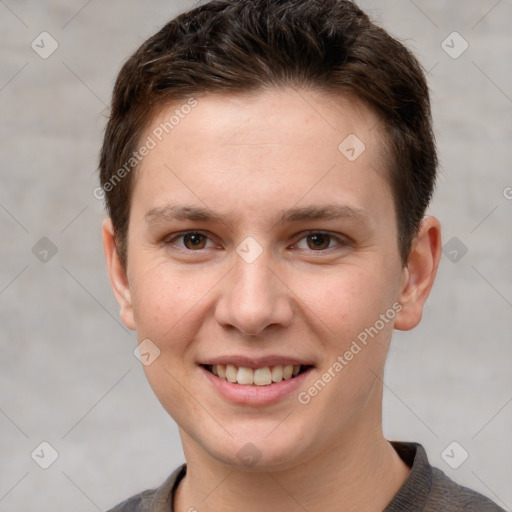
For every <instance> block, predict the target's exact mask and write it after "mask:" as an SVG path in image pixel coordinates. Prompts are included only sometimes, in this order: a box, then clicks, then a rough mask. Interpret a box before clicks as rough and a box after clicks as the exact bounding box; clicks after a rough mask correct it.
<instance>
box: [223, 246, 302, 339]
mask: <svg viewBox="0 0 512 512" xmlns="http://www.w3.org/2000/svg"><path fill="white" fill-rule="evenodd" d="M269 263H270V262H269V259H268V258H267V257H266V255H265V253H263V254H262V255H260V257H259V258H258V259H256V261H253V262H252V263H247V262H246V261H244V259H242V258H240V257H239V256H238V255H236V256H235V263H234V268H233V270H232V272H230V273H229V274H228V276H227V279H226V280H225V281H224V287H223V289H222V294H221V296H220V297H219V299H218V302H217V306H216V308H215V318H216V320H217V322H218V323H219V325H221V326H222V327H224V328H228V327H234V328H236V329H237V330H238V331H240V332H241V333H242V334H244V335H250V336H257V335H259V334H261V333H263V331H264V330H265V329H267V328H268V327H270V326H281V327H286V326H288V325H290V323H291V321H292V318H293V310H292V305H291V292H290V290H289V289H288V288H287V286H286V285H285V283H283V280H281V279H280V278H279V274H278V272H276V271H275V270H272V269H271V268H270V266H269Z"/></svg>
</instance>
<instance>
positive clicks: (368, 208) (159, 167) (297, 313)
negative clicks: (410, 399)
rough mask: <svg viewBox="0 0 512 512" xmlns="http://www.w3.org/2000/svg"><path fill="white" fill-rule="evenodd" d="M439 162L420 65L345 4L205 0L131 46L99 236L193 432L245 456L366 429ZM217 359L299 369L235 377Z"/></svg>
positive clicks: (424, 268)
mask: <svg viewBox="0 0 512 512" xmlns="http://www.w3.org/2000/svg"><path fill="white" fill-rule="evenodd" d="M436 166H437V159H436V151H435V144H434V138H433V134H432V127H431V118H430V106H429V96H428V88H427V85H426V82H425V78H424V75H423V72H422V70H421V67H420V65H419V64H418V62H417V61H416V59H415V58H414V57H413V55H412V54H411V53H410V52H409V51H408V50H407V49H406V48H405V47H404V46H403V45H402V44H401V43H399V42H398V41H396V40H395V39H393V38H392V37H391V36H390V35H388V34H387V33H386V32H385V31H384V30H382V29H380V28H379V27H377V26H376V25H374V24H373V23H372V22H371V21H370V20H369V19H368V17H367V16H366V15H365V14H364V13H363V12H362V11H361V10H360V9H359V8H358V7H357V6H356V5H355V4H354V3H352V2H348V1H335V0H332V1H322V2H317V1H311V0H289V1H283V2H268V1H266V0H256V1H254V2H246V1H243V0H240V1H239V0H229V1H224V0H223V1H214V2H210V3H207V4H205V5H203V6H200V7H197V8H195V9H193V10H191V11H189V12H187V13H185V14H182V15H181V16H178V17H177V18H176V19H174V20H172V21H171V22H170V23H168V24H167V25H166V26H165V27H164V28H162V29H161V30H160V31H159V32H158V33H157V34H155V35H154V36H153V37H151V38H150V39H148V40H147V41H146V42H145V43H144V44H143V45H142V46H141V47H140V48H139V50H138V51H137V52H136V53H135V54H134V55H133V56H132V57H131V58H130V59H129V60H128V61H127V62H126V63H125V65H124V66H123V68H122V70H121V72H120V74H119V76H118V78H117V81H116V85H115V88H114V94H113V99H112V113H111V117H110V119H109V121H108V125H107V128H106V132H105V138H104V143H103V148H102V151H101V158H100V179H101V185H102V187H103V190H104V191H105V197H106V204H107V210H108V213H109V219H108V220H107V221H106V223H105V225H104V242H105V252H106V256H107V261H108V264H109V270H110V276H111V281H112V285H113V288H114V293H115V295H116V298H117V300H118V302H119V304H120V307H121V316H122V319H123V321H124V323H125V324H126V325H127V326H128V327H130V328H132V329H136V330H137V332H138V338H139V341H140V342H144V341H143V340H150V341H149V342H144V343H150V346H151V347H152V350H153V353H154V354H157V355H158V357H156V358H155V359H154V360H153V361H152V362H151V364H149V365H147V366H145V367H144V368H145V371H146V374H147V376H148V379H149V382H150V384H151V386H152V387H153V389H154V391H155V393H156V395H157V397H158V398H159V400H160V401H161V402H162V404H163V406H164V407H165V408H166V409H167V410H168V411H169V413H170V414H171V415H172V416H173V417H174V418H175V419H176V421H177V422H178V425H179V426H180V430H181V433H182V436H183V438H184V439H186V440H187V444H188V446H189V447H190V446H194V447H196V448H198V447H199V449H200V450H202V452H203V453H204V454H205V456H207V457H213V458H215V459H217V460H222V461H224V462H226V463H228V464H243V463H242V459H241V458H240V456H237V454H238V453H239V450H240V449H241V448H242V447H243V446H245V445H246V443H248V442H251V443H252V445H251V446H256V447H260V448H258V450H261V453H260V455H258V457H259V456H261V457H262V459H261V461H262V462H261V464H263V466H264V467H274V468H276V467H284V466H286V465H293V464H295V463H297V462H298V461H300V460H306V459H307V458H308V457H313V456H314V454H318V453H320V452H322V450H324V451H325V450H327V449H329V448H330V447H332V446H333V445H334V444H336V443H340V442H341V443H343V440H345V441H346V440H347V439H352V440H353V439H354V435H355V434H356V432H357V433H358V434H357V435H359V436H361V435H363V436H364V435H370V434H369V432H372V431H375V429H376V428H377V426H378V425H379V421H380V401H381V395H382V387H381V382H380V378H381V377H382V371H383V366H384V362H385V358H386V354H387V350H388V347H389V342H390V340H391V333H392V330H393V328H397V329H404V330H405V329H411V328H412V327H414V326H415V325H417V323H418V322H419V321H420V319H421V312H422V308H423V304H424V301H425V300H426V298H427V296H428V293H429V291H430V289H431V286H432V283H433V280H434V277H435V273H436V268H437V265H438V262H439V255H440V235H439V232H440V231H439V225H438V222H437V220H436V219H433V218H427V219H424V215H425V211H426V208H427V206H428V204H429V202H430V199H431V196H432V192H433V187H434V182H435V174H436ZM185 232H186V233H185ZM349 353H350V354H352V355H350V354H349ZM345 354H346V357H344V355H345ZM340 357H341V359H340ZM226 363H237V364H236V366H243V367H245V366H249V367H251V366H252V367H254V368H261V369H262V372H261V373H262V375H263V373H265V371H266V370H265V368H266V367H270V369H272V368H273V367H274V366H281V363H282V365H284V366H287V363H293V365H295V366H300V374H299V375H298V376H296V377H295V378H292V379H287V381H288V384H289V388H290V390H291V391H290V390H289V392H287V393H285V395H286V396H284V397H280V398H276V396H273V395H272V392H271V391H270V392H269V393H268V396H267V397H266V398H264V399H262V398H261V396H260V398H257V397H256V395H255V396H254V397H252V398H251V396H252V395H251V393H250V392H248V393H245V394H244V393H242V394H237V393H238V392H237V391H234V392H233V393H231V391H230V390H229V389H228V390H227V395H226V392H225V390H224V391H222V390H221V391H219V388H218V386H217V384H218V382H217V380H219V377H217V376H215V375H214V373H215V372H218V371H219V369H218V368H217V364H220V365H223V364H226ZM336 363H338V364H336ZM220 371H221V372H222V371H223V370H222V369H221V370H220ZM277 371H278V372H279V370H277ZM212 372H213V373H212ZM251 375H252V376H251V377H248V378H254V375H255V373H254V372H253V373H252V374H251ZM221 380H223V379H221ZM262 387H263V386H262ZM271 387H272V386H268V387H267V389H270V388H271ZM284 387H285V386H281V388H284ZM246 389H249V388H246ZM315 389H316V391H315ZM230 393H231V394H230ZM260 395H261V393H260ZM269 397H270V398H269ZM272 397H273V398H272ZM333 408H334V409H336V412H333ZM291 412H293V414H291ZM287 414H290V419H289V420H286V423H285V424H283V427H284V428H282V429H277V430H276V431H275V432H274V431H273V429H274V428H275V426H276V425H277V424H278V423H279V421H281V420H282V418H283V417H285V416H286V415H287ZM362 425H365V426H366V427H365V429H361V426H362ZM271 431H272V432H273V433H272V435H270V434H269V433H270V432H271ZM263 447H266V448H268V449H266V450H265V449H263ZM270 448H272V449H270Z"/></svg>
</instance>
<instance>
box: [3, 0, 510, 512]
mask: <svg viewBox="0 0 512 512" xmlns="http://www.w3.org/2000/svg"><path fill="white" fill-rule="evenodd" d="M360 4H361V6H362V7H363V8H366V9H367V10H368V11H369V13H370V14H371V15H372V16H373V18H374V19H376V20H377V21H378V22H380V23H381V24H382V25H383V26H384V27H385V28H387V29H388V30H389V31H390V32H391V33H393V34H394V35H395V36H397V37H399V38H400V39H401V40H403V41H404V42H406V44H407V45H408V46H409V47H411V48H412V49H413V50H414V51H415V52H416V53H417V55H418V57H419V58H420V60H421V61H422V63H423V65H424V66H425V68H426V69H427V70H430V71H429V75H428V78H429V82H430V86H431V89H432V101H433V111H434V119H435V128H436V136H437V139H438V146H439V152H440V160H441V175H440V179H439V184H438V189H437V195H436V198H435V201H434V203H433V205H432V207H431V210H430V212H431V213H432V214H434V215H436V216H438V217H439V218H440V220H441V222H442V224H443V228H444V232H443V235H444V242H445V243H447V242H448V241H449V240H450V239H452V237H457V240H455V241H453V240H452V242H450V243H449V245H448V246H447V247H446V248H445V252H446V255H444V256H443V258H442V262H441V267H440V270H439V276H438V280H437V283H436V285H435V287H434V290H433V293H432V296H431V299H429V302H428V304H427V307H426V311H425V315H424V319H423V322H422V324H421V325H420V326H419V327H418V328H416V329H415V330H414V331H412V332H409V333H401V332H397V333H396V336H395V339H394V342H393V346H392V350H391V354H390V358H389V362H388V365H387V376H386V392H385V404H384V407H385V412H384V426H385V433H386V435H387V436H388V438H390V439H399V440H414V441H419V442H421V443H423V445H424V446H425V447H426V449H427V452H428V454H429V457H430V459H431V461H432V463H433V464H434V465H436V466H438V467H440V468H441V469H443V470H444V471H445V472H446V473H447V474H448V475H449V476H450V477H452V478H453V479H455V480H457V481H458V482H460V483H462V484H465V485H467V486H469V487H472V488H474V489H477V490H479V491H480V492H482V493H484V494H486V495H488V496H490V497H491V498H492V499H494V500H495V501H497V502H498V503H499V504H500V505H501V506H503V507H504V508H506V509H507V510H511V507H512V486H511V485H510V483H511V481H512V457H511V455H512V436H511V432H512V385H511V384H512V377H511V375H512V372H511V371H510V361H511V355H512V353H511V344H510V338H511V337H510V331H511V327H512V315H511V307H512V282H511V281H512V271H511V270H512V268H511V267H512V258H511V257H510V255H511V248H512V236H511V229H510V227H511V225H512V224H511V220H512V200H511V199H510V198H511V197H512V189H507V187H511V186H512V174H511V172H510V169H511V164H512V151H511V148H510V141H511V140H512V122H511V119H512V116H511V111H512V99H511V96H512V73H511V69H510V55H512V37H511V33H512V4H511V2H510V1H509V0H501V1H496V0H479V1H475V0H473V1H462V0H457V1H451V2H441V1H420V0H416V1H415V2H413V1H409V0H397V1H385V2H384V1H381V2H377V1H364V2H360ZM192 5H193V3H192V2H186V1H183V2H176V1H174V2H170V1H163V0H159V1H153V2H142V1H133V0H131V1H121V0H117V1H110V2H102V1H99V0H92V1H85V0H80V1H74V2H70V1H68V2H65V1H64V0H53V1H45V2H42V1H35V0H32V1H21V0H20V1H14V0H5V1H4V0H1V1H0V34H1V36H0V37H1V48H2V49H1V51H2V57H1V59H2V65H1V67H0V112H1V116H2V123H1V132H0V141H1V151H2V153H1V155H2V156H1V160H0V165H1V171H2V187H1V190H0V222H1V225H2V228H1V229H2V231H1V233H2V243H1V247H2V251H1V273H0V303H1V332H2V339H1V359H0V364H1V371H0V390H1V395H0V454H1V456H0V510H2V511H3V510H5V511H7V510H9V511H27V510H35V509H36V508H37V510H39V511H41V512H45V511H54V510H83V511H94V510H106V509H107V508H109V507H111V506H112V505H114V504H115V503H117V502H119V501H120V500H121V499H124V498H127V497H128V496H129V495H131V494H133V493H135V492H137V491H139V490H142V489H144V488H148V487H151V486H155V485H158V484H160V483H161V482H162V481H163V480H164V478H165V477H166V476H167V475H168V474H169V473H170V472H171V470H173V469H174V468H175V467H176V466H177V465H178V464H179V463H181V462H182V461H183V454H182V451H181V447H180V442H179V438H178V435H177V428H176V426H175V424H174V422H173V421H172V419H171V418H170V417H168V416H167V414H166V413H165V412H164V410H163V409H162V408H161V406H160V405H159V403H158V401H157V399H156V398H155V397H154V396H153V394H152V391H151V390H150V388H149V385H148V384H147V383H146V381H145V378H144V375H143V372H142V369H141V367H140V363H139V361H138V360H137V359H136V358H135V357H134V356H133V353H132V351H133V349H134V347H135V345H136V337H135V335H134V334H133V333H130V332H128V331H127V330H126V329H125V328H124V327H123V326H122V325H121V324H120V321H119V318H118V308H117V305H116V303H115V301H114V299H113V296H112V293H111V290H110V287H109V283H108V279H107V274H106V269H105V264H104V260H103V251H102V246H101V237H100V227H101V221H102V219H103V217H104V211H103V205H102V204H101V202H100V201H98V200H97V199H95V198H94V197H93V193H92V192H93V189H94V188H95V187H96V186H97V182H96V174H95V169H96V165H97V156H98V151H99V147H100V144H101V138H102V131H103V127H104V124H105V120H106V113H107V108H106V107H107V104H108V101H109V98H110V93H111V89H112V86H113V81H114V79H115V76H116V74H117V72H118V71H119V69H120V65H121V63H122V62H123V61H124V60H125V59H126V58H127V57H128V56H129V55H130V54H131V53H132V52H133V51H134V50H135V49H136V48H137V47H138V46H139V45H140V44H141V43H142V42H143V41H144V40H145V39H146V38H147V37H148V36H149V35H151V34H152V33H154V32H155V31H156V30H157V29H158V28H160V27H161V26H162V25H163V24H164V23H165V22H166V21H167V20H168V19H170V18H171V17H173V16H174V15H175V14H176V13H178V12H180V11H182V10H185V9H186V8H189V7H190V6H192ZM43 31H47V32H49V33H50V34H51V36H52V37H53V38H54V39H55V40H56V41H57V42H58V45H59V46H58V48H57V50H56V51H55V52H54V53H53V54H52V55H51V56H49V57H48V58H47V59H43V58H41V57H40V56H39V55H38V54H37V53H36V52H35V51H34V50H33V49H32V48H31V42H32V41H33V40H34V39H35V40H36V43H37V41H39V44H40V45H41V43H40V39H41V38H38V39H37V36H38V35H39V34H40V33H41V32H43ZM454 31H457V32H458V33H459V34H460V35H461V36H462V37H463V38H464V40H465V41H467V43H468V44H469V47H468V48H467V50H466V51H465V52H464V53H463V54H462V55H460V56H458V58H453V54H454V53H458V52H459V51H460V50H461V49H462V48H463V46H462V44H463V41H462V40H461V39H460V38H458V36H451V37H450V38H448V39H447V42H446V43H445V44H444V49H443V46H442V42H443V40H445V39H446V38H447V36H449V34H451V33H452V32H454ZM454 37H455V39H454ZM48 41H49V40H46V43H45V48H46V50H48V48H49V42H48ZM447 45H448V47H447ZM450 46H451V47H453V48H449V47H450ZM445 49H447V50H449V51H450V52H452V56H450V55H448V53H447V52H446V51H445ZM507 197H508V198H507ZM43 237H47V238H48V239H50V240H51V242H52V243H53V244H54V245H55V247H56V249H57V252H56V254H55V255H53V256H52V252H51V250H50V252H48V254H45V253H44V252H41V251H44V250H45V248H46V250H48V248H49V246H48V242H44V241H43V242H39V244H40V245H38V246H36V249H34V250H33V247H34V245H35V244H36V243H38V241H39V240H40V239H41V238H43ZM41 244H42V245H41ZM45 244H47V245H45ZM450 244H459V245H458V246H457V245H450ZM461 244H463V245H464V247H466V248H467V253H466V254H464V255H463V256H462V257H461V255H462V254H463V252H462V251H461V247H463V246H462V245H461ZM454 250H455V251H456V253H454V252H453V251H454ZM34 252H35V253H36V254H34ZM450 253H451V254H450ZM455 256H456V257H455ZM40 258H42V259H43V261H41V260H40ZM45 258H46V260H47V261H46V262H45V261H44V259H45ZM454 259H458V261H452V260H454ZM42 441H47V442H48V443H50V445H51V446H52V447H53V448H54V449H55V450H56V451H57V452H58V458H57V460H56V461H55V462H54V463H53V464H52V465H51V466H50V467H49V468H48V469H42V468H41V467H39V465H38V464H37V463H36V462H35V461H34V460H33V459H32V458H31V453H32V452H33V451H34V450H35V449H36V447H38V446H39V444H40V443H41V442H42ZM453 441H457V442H458V443H459V444H460V446H462V447H463V448H464V449H465V450H466V451H467V452H468V453H469V458H468V459H467V460H466V461H465V462H464V463H463V464H462V465H461V466H460V467H459V468H458V469H452V468H451V467H450V466H449V465H448V464H447V462H446V461H445V460H444V459H443V458H442V456H441V453H442V452H443V450H444V449H445V448H446V447H447V446H448V445H449V444H450V443H451V442H453ZM461 453H462V452H461V449H460V448H458V447H456V449H455V451H454V452H453V453H452V452H450V455H452V454H453V457H452V460H451V462H452V463H453V460H455V461H457V460H460V457H461ZM37 454H39V457H38V456H37ZM49 457H51V451H50V450H49V449H48V448H44V447H43V451H42V452H41V448H39V449H38V450H36V452H35V455H34V458H35V459H36V460H37V461H38V462H39V463H44V462H45V461H46V462H48V461H49V460H50V459H49Z"/></svg>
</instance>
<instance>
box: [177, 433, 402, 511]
mask: <svg viewBox="0 0 512 512" xmlns="http://www.w3.org/2000/svg"><path fill="white" fill-rule="evenodd" d="M182 437H186V434H184V433H183V432H182ZM349 439H350V442H348V443H344V444H340V445H338V446H329V447H326V448H325V449H324V451H323V452H322V453H317V454H315V457H313V458H310V459H308V460H307V461H305V462H303V463H300V464H297V465H294V466H293V467H290V468H288V469H286V470H282V471H261V472H256V471H240V470H237V469H233V468H232V467H229V466H227V465H225V464H223V463H220V462H218V461H217V460H215V459H211V458H210V459H204V458H203V457H201V456H199V457H198V456H194V455H193V454H190V453H189V456H188V457H187V474H186V476H185V478H184V479H183V480H182V482H181V484H180V486H179V487H178V490H177V492H176V496H175V500H174V506H175V511H176V512H191V511H199V512H220V511H223V512H235V511H237V512H238V511H240V510H245V511H248V512H268V511H269V510H276V509H281V510H287V511H290V512H292V511H293V512H295V511H297V512H299V511H300V512H304V511H305V510H307V511H308V512H320V511H322V512H327V511H331V510H336V511H344V512H348V511H360V510H365V511H367V512H373V511H375V512H380V511H382V510H383V509H384V508H385V507H386V506H387V505H388V504H389V502H390V501H391V500H392V499H393V496H394V495H395V494H396V493H397V492H398V490H399V488H400V487H401V486H402V484H403V483H404V481H405V480H406V478H407V476H408V474H409V471H410V469H409V467H408V466H407V465H406V464H405V463H404V462H403V461H402V460H401V459H400V457H399V456H398V454H397V453H396V452H395V450H394V449H393V447H392V446H391V445H390V444H389V442H388V441H387V440H386V439H385V438H384V437H383V435H382V432H381V429H379V430H378V432H375V431H374V432H373V433H372V432H366V433H365V434H364V435H361V434H359V435H357V434H356V435H355V436H349ZM184 441H185V439H184ZM189 441H191V440H190V439H189ZM186 444H187V443H185V442H184V445H186ZM206 460H208V462H206Z"/></svg>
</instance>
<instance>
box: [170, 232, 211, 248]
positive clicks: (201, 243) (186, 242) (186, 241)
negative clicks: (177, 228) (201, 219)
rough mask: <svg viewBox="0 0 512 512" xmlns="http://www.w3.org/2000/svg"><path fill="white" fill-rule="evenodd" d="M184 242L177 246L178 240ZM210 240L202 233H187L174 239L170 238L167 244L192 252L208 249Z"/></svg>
mask: <svg viewBox="0 0 512 512" xmlns="http://www.w3.org/2000/svg"><path fill="white" fill-rule="evenodd" d="M180 239H182V240H183V244H181V245H180V244H177V243H176V241H177V240H180ZM207 240H208V236H207V235H205V234H204V233H201V232H200V231H186V232H183V233H177V234H176V235H174V236H173V237H172V238H168V239H167V240H166V241H165V243H166V244H168V245H177V246H178V247H180V248H182V249H187V250H190V251H196V250H201V249H206V243H207Z"/></svg>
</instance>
